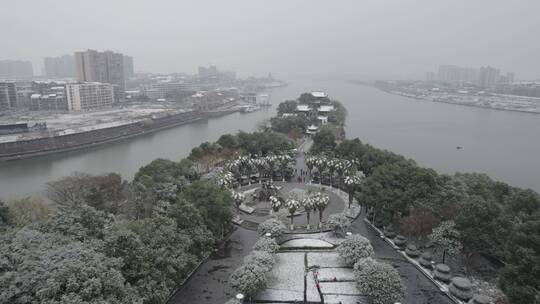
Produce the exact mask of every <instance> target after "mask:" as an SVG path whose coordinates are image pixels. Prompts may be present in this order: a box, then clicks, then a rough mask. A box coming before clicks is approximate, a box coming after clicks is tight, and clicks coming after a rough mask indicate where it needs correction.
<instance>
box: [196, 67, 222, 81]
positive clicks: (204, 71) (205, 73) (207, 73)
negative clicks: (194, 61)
mask: <svg viewBox="0 0 540 304" xmlns="http://www.w3.org/2000/svg"><path fill="white" fill-rule="evenodd" d="M218 74H219V72H218V69H217V67H216V66H215V65H211V66H209V67H203V66H200V67H199V77H201V78H204V77H212V76H217V75H218Z"/></svg>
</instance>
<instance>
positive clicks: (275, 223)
mask: <svg viewBox="0 0 540 304" xmlns="http://www.w3.org/2000/svg"><path fill="white" fill-rule="evenodd" d="M285 229H287V227H285V225H284V224H283V223H282V222H281V221H280V220H279V219H277V218H270V219H267V220H266V221H264V222H262V223H260V224H259V228H257V232H258V233H259V235H265V234H266V233H270V234H272V237H274V238H276V237H280V236H281V235H282V234H283V231H285Z"/></svg>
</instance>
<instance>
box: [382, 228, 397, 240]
mask: <svg viewBox="0 0 540 304" xmlns="http://www.w3.org/2000/svg"><path fill="white" fill-rule="evenodd" d="M384 236H385V237H387V238H389V239H393V238H395V237H396V232H395V231H394V229H392V227H391V226H387V227H386V228H384Z"/></svg>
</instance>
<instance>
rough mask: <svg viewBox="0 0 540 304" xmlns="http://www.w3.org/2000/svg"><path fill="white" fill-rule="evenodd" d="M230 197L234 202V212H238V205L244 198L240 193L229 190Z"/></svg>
mask: <svg viewBox="0 0 540 304" xmlns="http://www.w3.org/2000/svg"><path fill="white" fill-rule="evenodd" d="M231 196H232V198H233V200H234V205H235V206H236V211H237V212H240V205H242V203H243V202H244V200H245V199H246V196H245V195H244V194H243V193H242V192H238V191H234V190H231Z"/></svg>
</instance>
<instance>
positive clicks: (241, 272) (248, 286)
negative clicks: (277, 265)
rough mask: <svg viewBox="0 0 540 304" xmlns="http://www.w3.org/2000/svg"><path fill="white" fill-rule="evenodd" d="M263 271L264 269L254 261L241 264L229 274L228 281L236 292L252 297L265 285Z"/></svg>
mask: <svg viewBox="0 0 540 304" xmlns="http://www.w3.org/2000/svg"><path fill="white" fill-rule="evenodd" d="M265 273H266V271H265V269H264V268H262V267H261V266H259V265H256V264H255V263H249V264H243V265H242V266H240V267H239V268H237V269H236V270H235V271H234V272H233V273H232V274H231V278H230V280H229V282H230V284H231V286H232V288H233V289H234V290H235V291H236V292H239V293H242V294H244V295H246V296H249V297H252V296H254V295H255V294H256V293H257V292H258V291H260V290H262V289H263V288H265V287H266V275H265Z"/></svg>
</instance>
